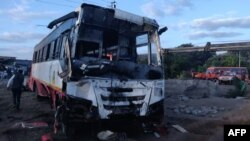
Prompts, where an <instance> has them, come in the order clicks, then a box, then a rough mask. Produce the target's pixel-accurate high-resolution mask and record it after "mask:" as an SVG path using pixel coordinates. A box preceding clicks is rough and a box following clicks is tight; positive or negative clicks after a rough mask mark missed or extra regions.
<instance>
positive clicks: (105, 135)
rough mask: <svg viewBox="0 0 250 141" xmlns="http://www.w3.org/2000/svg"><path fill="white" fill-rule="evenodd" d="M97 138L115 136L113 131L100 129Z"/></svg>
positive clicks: (108, 138)
mask: <svg viewBox="0 0 250 141" xmlns="http://www.w3.org/2000/svg"><path fill="white" fill-rule="evenodd" d="M97 138H98V139H99V140H101V141H108V140H112V139H114V138H115V133H114V132H112V131H109V130H106V131H101V132H99V133H98V134H97Z"/></svg>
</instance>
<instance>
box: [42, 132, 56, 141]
mask: <svg viewBox="0 0 250 141" xmlns="http://www.w3.org/2000/svg"><path fill="white" fill-rule="evenodd" d="M41 141H53V138H52V135H51V133H47V134H44V135H42V136H41Z"/></svg>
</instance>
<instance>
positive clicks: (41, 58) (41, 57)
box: [40, 47, 45, 62]
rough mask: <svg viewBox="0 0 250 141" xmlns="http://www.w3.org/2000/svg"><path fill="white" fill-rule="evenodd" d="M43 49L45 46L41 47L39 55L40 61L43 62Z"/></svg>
mask: <svg viewBox="0 0 250 141" xmlns="http://www.w3.org/2000/svg"><path fill="white" fill-rule="evenodd" d="M44 49H45V47H43V48H42V49H41V56H40V60H41V62H43V60H44V59H43V55H44Z"/></svg>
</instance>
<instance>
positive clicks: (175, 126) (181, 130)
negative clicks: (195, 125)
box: [172, 125, 188, 133]
mask: <svg viewBox="0 0 250 141" xmlns="http://www.w3.org/2000/svg"><path fill="white" fill-rule="evenodd" d="M172 127H174V128H175V129H177V130H178V131H180V132H182V133H187V132H188V131H187V130H186V129H184V128H183V127H181V126H180V125H172Z"/></svg>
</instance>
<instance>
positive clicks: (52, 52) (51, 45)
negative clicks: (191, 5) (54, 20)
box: [49, 41, 54, 60]
mask: <svg viewBox="0 0 250 141" xmlns="http://www.w3.org/2000/svg"><path fill="white" fill-rule="evenodd" d="M49 56H50V57H49V58H50V59H51V60H53V59H54V41H53V42H52V43H51V44H50V51H49Z"/></svg>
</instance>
